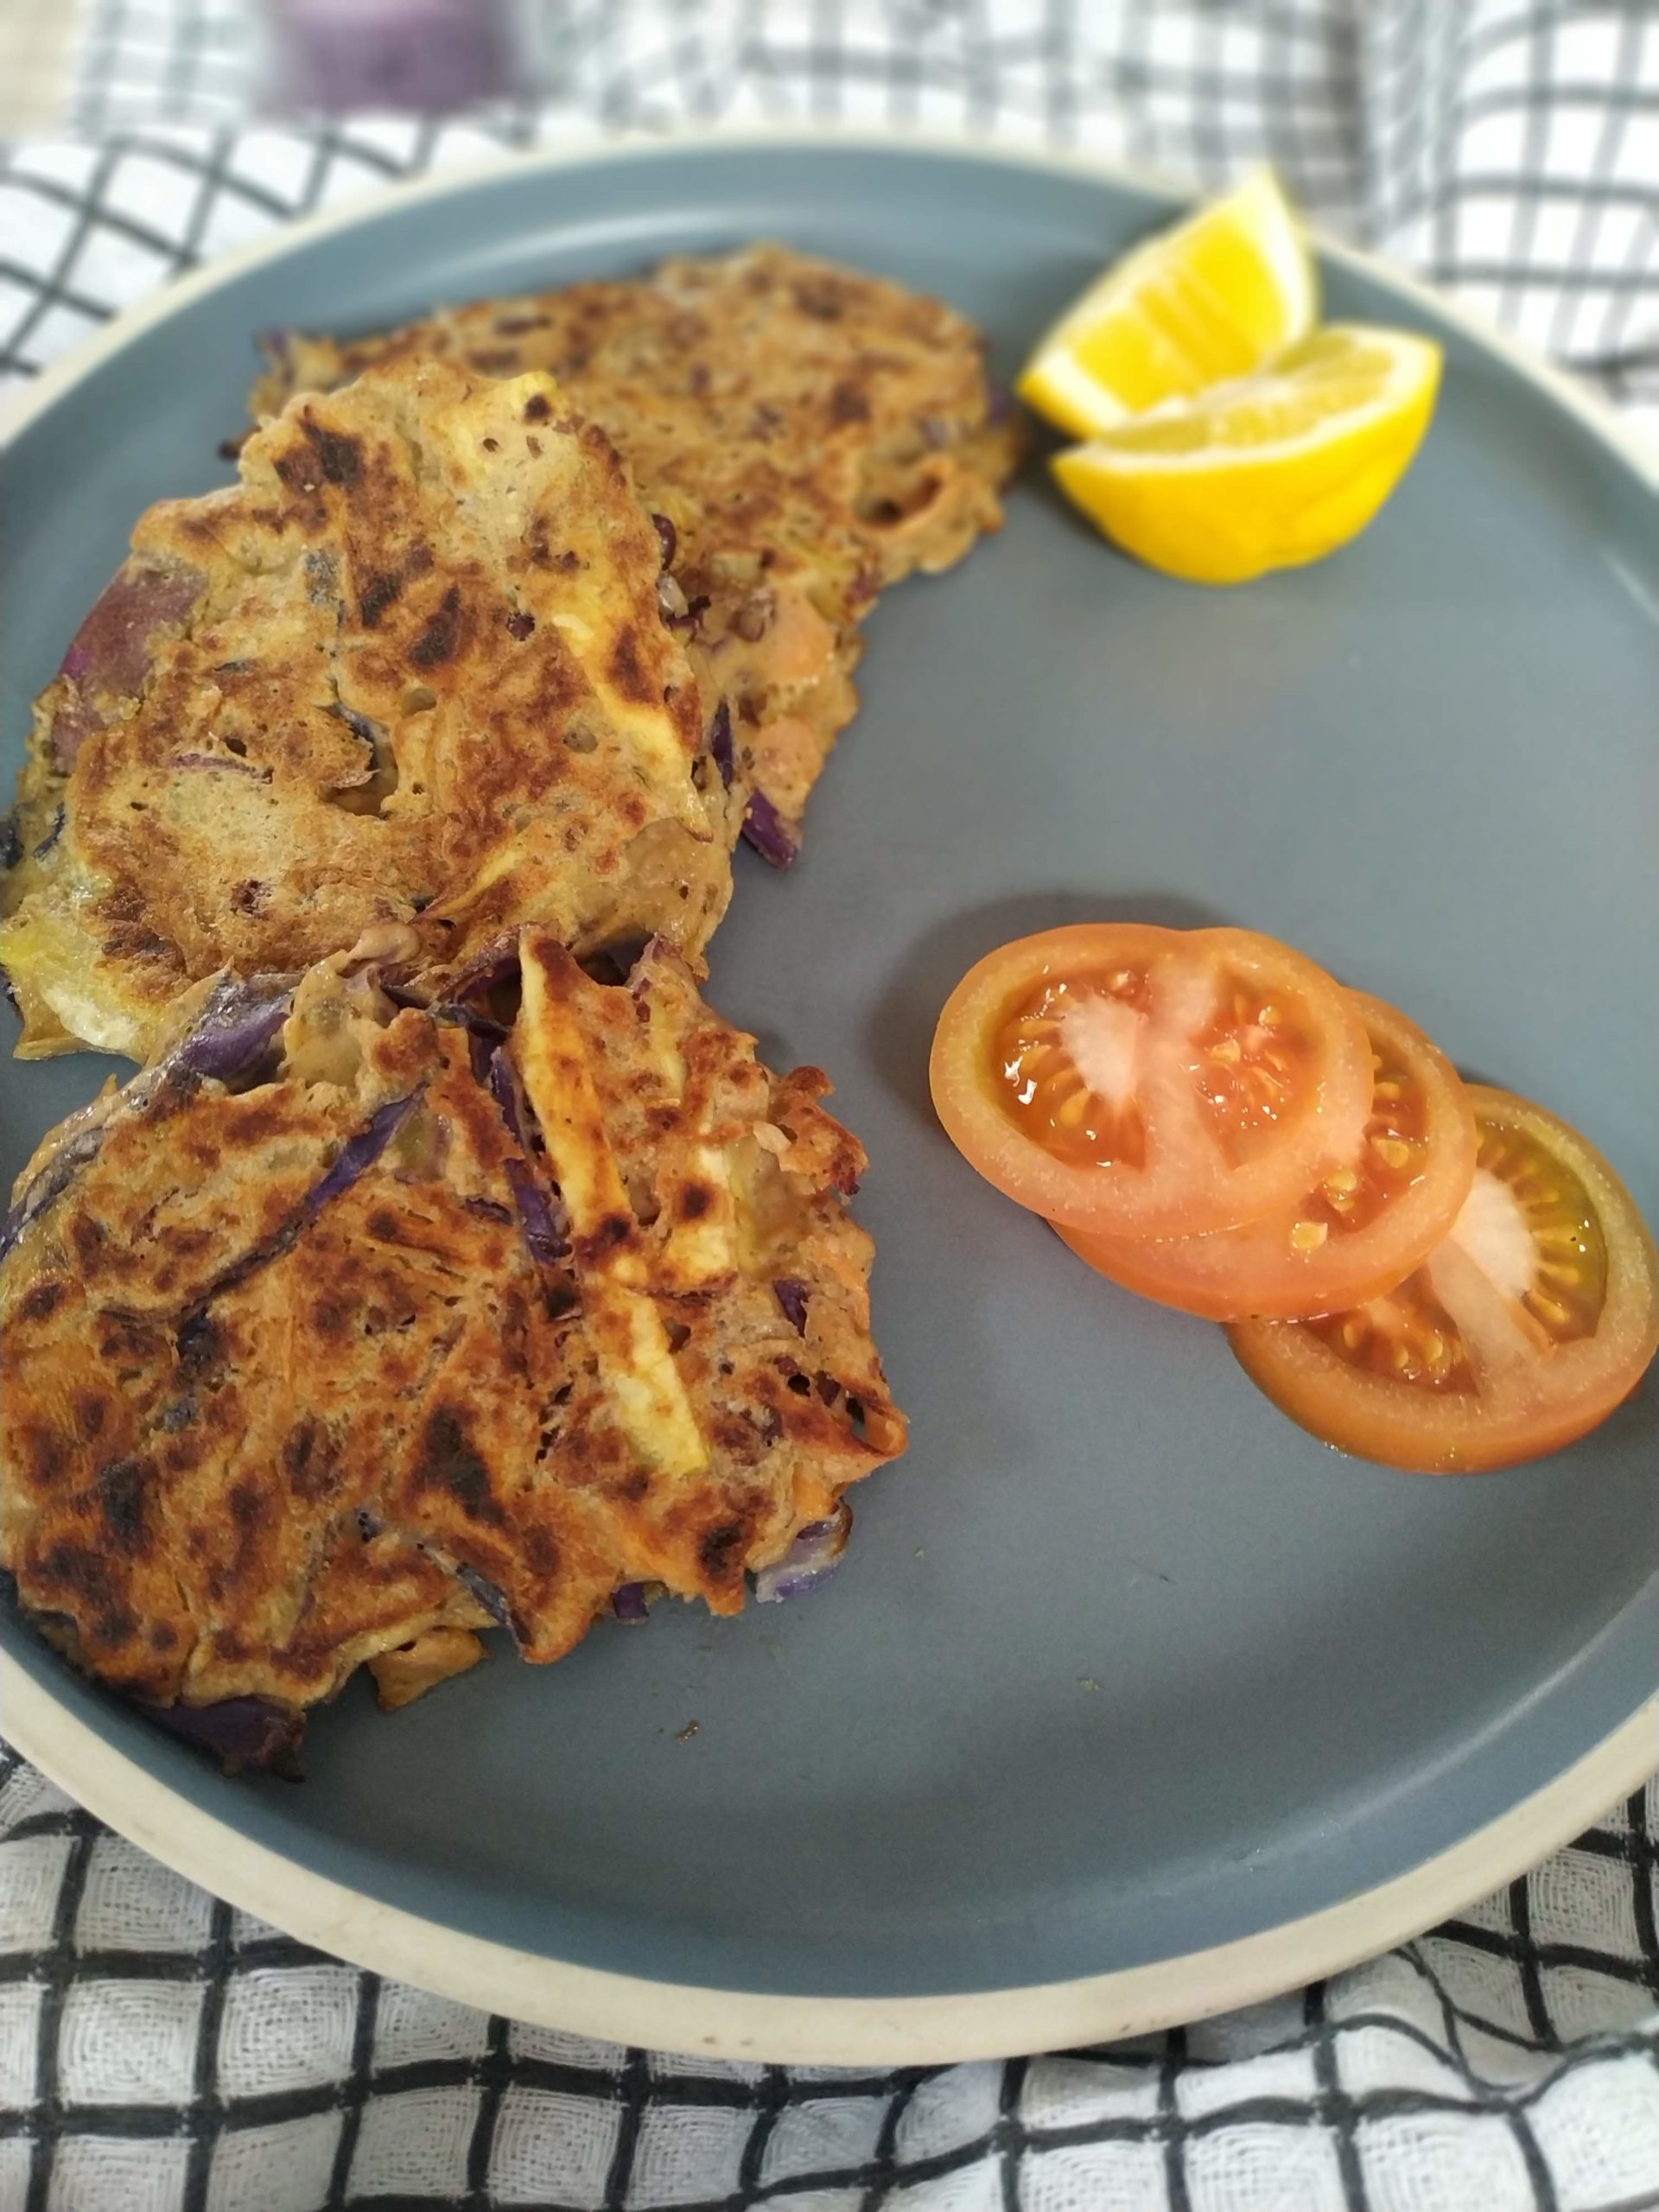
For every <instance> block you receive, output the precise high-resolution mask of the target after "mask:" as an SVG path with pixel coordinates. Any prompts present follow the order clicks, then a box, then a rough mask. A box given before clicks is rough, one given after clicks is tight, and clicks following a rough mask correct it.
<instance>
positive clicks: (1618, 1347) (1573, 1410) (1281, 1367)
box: [1227, 1084, 1659, 1474]
mask: <svg viewBox="0 0 1659 2212" xmlns="http://www.w3.org/2000/svg"><path fill="white" fill-rule="evenodd" d="M1469 1090H1470V1098H1471V1104H1472V1105H1473V1107H1474V1110H1475V1116H1476V1121H1477V1123H1478V1126H1479V1128H1480V1130H1481V1132H1482V1135H1483V1136H1484V1135H1487V1134H1488V1133H1490V1132H1491V1131H1494V1130H1497V1131H1513V1132H1518V1133H1520V1134H1521V1135H1522V1136H1523V1137H1526V1138H1528V1139H1530V1140H1531V1141H1533V1142H1535V1144H1536V1145H1538V1146H1539V1147H1541V1149H1542V1150H1543V1151H1544V1152H1545V1153H1546V1154H1548V1156H1549V1158H1551V1159H1552V1160H1554V1161H1556V1162H1558V1163H1560V1165H1561V1166H1564V1167H1565V1168H1566V1169H1567V1171H1568V1172H1569V1173H1571V1174H1573V1175H1574V1176H1576V1177H1577V1179H1579V1181H1580V1184H1581V1185H1583V1187H1584V1189H1585V1190H1586V1192H1587V1193H1588V1194H1589V1198H1590V1200H1591V1203H1592V1205H1593V1207H1594V1210H1595V1215H1596V1219H1597V1222H1598V1224H1599V1230H1600V1233H1601V1236H1602V1237H1603V1239H1604V1240H1605V1255H1606V1281H1605V1294H1604V1297H1603V1302H1602V1306H1601V1310H1600V1313H1599V1319H1598V1322H1597V1325H1596V1328H1595V1331H1594V1333H1593V1335H1591V1336H1589V1337H1583V1338H1576V1339H1574V1340H1573V1341H1570V1342H1567V1343H1563V1344H1558V1345H1555V1346H1554V1347H1553V1348H1550V1349H1548V1350H1547V1351H1543V1352H1541V1353H1540V1352H1538V1351H1536V1350H1535V1351H1534V1354H1533V1357H1531V1358H1530V1360H1527V1359H1524V1358H1521V1357H1517V1358H1516V1359H1513V1360H1511V1361H1510V1362H1508V1363H1495V1364H1494V1365H1493V1366H1492V1367H1491V1368H1490V1369H1486V1370H1480V1371H1478V1378H1477V1379H1478V1387H1477V1389H1475V1390H1474V1391H1473V1392H1472V1393H1471V1394H1466V1395H1440V1394H1437V1393H1436V1392H1435V1391H1434V1390H1433V1389H1427V1388H1423V1387H1420V1386H1418V1385H1416V1384H1414V1383H1402V1382H1397V1381H1395V1379H1394V1378H1393V1377H1392V1376H1389V1375H1385V1374H1382V1373H1378V1372H1374V1371H1366V1370H1359V1369H1357V1368H1356V1367H1355V1366H1353V1365H1351V1363H1349V1362H1348V1361H1346V1360H1344V1358H1342V1357H1339V1356H1338V1353H1337V1352H1336V1351H1333V1350H1332V1347H1331V1344H1329V1343H1328V1342H1326V1341H1325V1340H1324V1339H1323V1338H1322V1337H1321V1336H1320V1335H1319V1334H1318V1333H1316V1332H1315V1330H1314V1329H1313V1328H1312V1327H1310V1326H1309V1325H1308V1324H1307V1323H1306V1322H1296V1321H1262V1320H1251V1321H1246V1322H1242V1323H1239V1324H1236V1325H1234V1326H1233V1327H1231V1328H1230V1329H1229V1330H1228V1332H1227V1334H1228V1339H1229V1341H1230V1344H1231V1345H1232V1348H1233V1351H1234V1354H1235V1356H1236V1358H1237V1360H1238V1362H1239V1363H1240V1365H1241V1366H1242V1367H1243V1369H1244V1370H1245V1372H1246V1374H1248V1375H1249V1377H1250V1379H1251V1381H1252V1382H1253V1383H1255V1385H1256V1386H1257V1388H1258V1389H1260V1390H1262V1392H1263V1394H1264V1395H1266V1396H1268V1398H1270V1399H1271V1400H1272V1401H1273V1402H1274V1404H1275V1405H1276V1406H1277V1407H1278V1408H1280V1410H1281V1412H1282V1413H1285V1414H1288V1415H1289V1417H1290V1419H1291V1420H1292V1421H1295V1422H1297V1423H1298V1425H1299V1426H1300V1427H1303V1428H1306V1429H1307V1430H1308V1431H1309V1432H1310V1433H1312V1434H1313V1435H1314V1436H1317V1437H1318V1438H1319V1440H1320V1441H1321V1442H1323V1443H1326V1444H1330V1445H1333V1446H1336V1448H1337V1449H1338V1450H1339V1451H1343V1452H1351V1453H1352V1454H1353V1455H1354V1457H1355V1458H1357V1459H1372V1460H1376V1461H1380V1462H1382V1463H1383V1464H1384V1465H1390V1466H1395V1467H1402V1468H1405V1469H1408V1470H1409V1471H1413V1472H1416V1473H1423V1474H1477V1473H1482V1472H1484V1471H1489V1470H1492V1469H1496V1468H1499V1467H1507V1466H1513V1465H1516V1464H1517V1463H1518V1462H1520V1461H1522V1460H1529V1459H1542V1458H1543V1457H1545V1456H1546V1455H1547V1454H1548V1453H1549V1452H1558V1451H1560V1450H1561V1449H1562V1448H1563V1447H1564V1446H1567V1445H1568V1444H1573V1443H1575V1442H1576V1441H1577V1440H1579V1439H1580V1437H1582V1436H1586V1435H1588V1433H1590V1431H1591V1430H1592V1429H1593V1428H1595V1427H1598V1426H1599V1424H1600V1423H1601V1422H1602V1421H1605V1419H1606V1418H1607V1416H1608V1415H1609V1414H1611V1413H1612V1412H1613V1411H1614V1410H1615V1408H1617V1407H1618V1406H1619V1405H1621V1404H1622V1403H1623V1402H1624V1400H1625V1399H1626V1398H1628V1397H1629V1396H1630V1393H1631V1392H1632V1391H1633V1390H1634V1389H1636V1387H1637V1384H1638V1383H1640V1381H1641V1379H1642V1376H1643V1374H1644V1373H1645V1372H1646V1370H1647V1369H1648V1367H1649V1364H1650V1363H1651V1362H1652V1360H1653V1357H1654V1355H1655V1352H1656V1351H1659V1255H1656V1252H1655V1249H1654V1241H1653V1238H1652V1236H1651V1235H1650V1234H1649V1230H1648V1228H1647V1225H1646V1224H1645V1223H1644V1222H1643V1219H1642V1217H1641V1216H1640V1214H1638V1213H1637V1210H1636V1206H1635V1205H1634V1203H1633V1201H1632V1200H1631V1198H1630V1193H1629V1192H1627V1191H1626V1190H1625V1188H1624V1185H1623V1184H1622V1183H1621V1182H1620V1181H1619V1179H1618V1176H1617V1175H1616V1174H1615V1173H1614V1172H1613V1170H1612V1168H1611V1166H1609V1165H1608V1164H1607V1162H1606V1161H1605V1160H1604V1159H1603V1158H1602V1156H1601V1154H1599V1152H1597V1151H1596V1149H1595V1148H1594V1147H1593V1146H1592V1145H1591V1144H1589V1143H1588V1142H1587V1141H1586V1140H1585V1139H1584V1138H1583V1137H1581V1136H1580V1135H1579V1134H1578V1132H1577V1131H1576V1130H1575V1129H1573V1128H1569V1127H1568V1126H1567V1123H1566V1122H1561V1121H1559V1120H1558V1119H1557V1118H1556V1116H1554V1115H1553V1114H1550V1113H1548V1111H1547V1110H1546V1109H1544V1108H1542V1107H1540V1106H1535V1105H1533V1104H1532V1103H1530V1102H1529V1101H1528V1100H1525V1099H1521V1098H1517V1097H1516V1096H1514V1095H1513V1094H1512V1093H1510V1092H1508V1091H1502V1090H1493V1089H1491V1088H1489V1087H1488V1086H1486V1085H1484V1084H1471V1085H1470V1086H1469ZM1476 1278H1479V1280H1478V1281H1476V1280H1475V1279H1476ZM1420 1286H1427V1289H1428V1291H1429V1293H1430V1294H1434V1295H1438V1296H1439V1297H1440V1298H1441V1299H1443V1300H1446V1301H1461V1300H1463V1299H1464V1298H1465V1296H1466V1295H1467V1294H1468V1293H1469V1292H1470V1290H1471V1287H1472V1288H1473V1290H1474V1292H1475V1294H1477V1295H1478V1296H1479V1297H1484V1300H1486V1302H1487V1303H1488V1304H1489V1305H1490V1304H1491V1300H1492V1298H1493V1291H1492V1286H1491V1283H1490V1282H1488V1281H1486V1280H1485V1278H1484V1277H1481V1276H1480V1271H1479V1269H1478V1268H1477V1267H1476V1265H1475V1263H1474V1262H1473V1261H1472V1260H1471V1258H1470V1256H1469V1255H1468V1253H1467V1252H1466V1251H1465V1249H1464V1248H1463V1246H1462V1245H1461V1243H1459V1239H1458V1237H1457V1236H1455V1235H1454V1236H1451V1237H1448V1238H1447V1239H1446V1243H1445V1244H1443V1245H1442V1246H1441V1247H1440V1248H1439V1249H1437V1251H1436V1252H1435V1253H1433V1254H1432V1255H1430V1257H1429V1259H1428V1261H1427V1262H1426V1263H1425V1266H1424V1268H1422V1269H1421V1270H1420V1271H1419V1274H1416V1275H1414V1276H1413V1277H1411V1278H1410V1279H1409V1281H1408V1283H1407V1284H1405V1285H1403V1286H1402V1292H1406V1291H1410V1290H1412V1289H1413V1288H1414V1287H1420ZM1483 1286H1484V1288H1483ZM1379 1302H1383V1301H1379ZM1337 1319H1338V1321H1339V1320H1340V1319H1341V1317H1337ZM1329 1325H1330V1324H1322V1326H1329Z"/></svg>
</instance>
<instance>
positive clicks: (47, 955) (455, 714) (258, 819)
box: [0, 360, 736, 1058]
mask: <svg viewBox="0 0 1659 2212" xmlns="http://www.w3.org/2000/svg"><path fill="white" fill-rule="evenodd" d="M241 475H242V480H241V482H240V484H238V485H237V486H232V487H231V488H229V489H227V490H225V491H222V492H218V493H212V494H209V495H208V496H207V497H206V498H202V499H178V500H171V501H168V502H165V503H164V504H162V505H159V506H156V507H152V508H151V509H150V510H149V512H148V513H147V514H146V515H145V516H144V517H143V519H142V521H141V522H140V523H139V524H138V527H137V530H136V531H135V532H134V534H133V540H132V553H131V556H130V559H129V560H128V562H127V563H126V565H125V567H124V569H123V570H122V571H121V574H120V575H119V576H118V578H117V580H116V582H114V584H113V585H111V588H110V589H109V590H108V591H107V592H105V594H104V596H103V598H102V599H101V600H100V601H99V603H98V605H97V606H96V607H94V609H93V610H92V613H91V615H90V616H89V617H88V618H87V620H86V623H85V624H84V625H83V626H82V628H81V630H80V632H79V635H78V636H77V638H76V639H75V641H74V643H73V645H72V647H71V648H70V652H69V653H68V656H67V658H66V660H65V663H64V668H63V672H62V673H61V674H60V676H59V677H58V678H57V680H56V682H55V683H53V684H52V685H51V686H50V687H49V689H48V690H47V691H46V692H45V693H44V694H43V695H42V696H41V700H40V702H38V706H37V710H36V715H35V732H34V737H33V740H32V747H31V753H30V759H29V766H28V768H27V769H26V771H25V774H24V779H23V785H22V800H21V804H20V807H19V810H18V815H17V818H16V836H15V844H14V860H15V863H16V864H15V865H14V866H13V868H12V869H11V871H10V875H9V877H8V880H7V882H6V886H5V890H4V894H3V912H4V916H5V918H4V921H3V923H0V963H3V965H4V966H5V968H6V969H7V970H8V972H9V973H10V978H11V982H12V985H13V988H14V989H15V991H16V995H17V998H18V1000H19V1001H20V1003H21V1006H22V1012H23V1015H24V1021H25V1027H24V1032H23V1039H22V1045H21V1046H20V1048H19V1049H20V1051H21V1052H22V1053H23V1054H24V1055H25V1056H26V1057H28V1056H33V1055H37V1054H41V1053H47V1052H54V1051H62V1050H66V1049H68V1048H69V1047H71V1046H73V1045H75V1044H77V1043H86V1044H89V1045H93V1046H100V1047H102V1048H104V1049H105V1050H107V1051H111V1052H129V1053H131V1054H132V1055H133V1056H134V1057H135V1058H143V1056H144V1055H145V1054H146V1053H147V1052H148V1051H149V1049H150V1047H151V1046H152V1044H153V1041H154V1039H155V1037H156V1032H157V1027H158V1025H159V1023H160V1022H161V1020H162V1019H163V1017H164V1014H165V1010H166V1008H167V1007H168V1004H169V1002H170V1001H173V1000H174V999H175V997H176V996H177V995H178V994H179V993H180V992H181V991H182V990H183V989H185V988H187V987H188V985H190V984H192V983H194V982H197V981H198V980H200V978H202V977H204V976H208V975H211V974H213V973H214V972H215V971H217V970H218V969H220V968H222V967H226V966H228V967H230V968H232V969H234V970H236V971H238V973H244V974H246V973H251V972H253V971H256V970H258V969H300V968H302V967H306V966H308V965H310V964H311V963H313V962H315V961H317V960H320V959H321V958H323V957H326V956H327V955H328V954H330V953H332V952H334V950H337V949H338V948H339V947H340V946H341V945H344V944H351V943H352V942H353V940H354V939H355V938H356V937H357V936H358V934H359V931H361V930H362V929H363V928H364V927H365V925H368V924H370V923H371V922H373V921H376V920H385V921H391V922H398V921H403V920H406V919H407V918H410V917H411V916H412V915H415V914H416V913H421V914H423V916H424V920H423V929H424V931H425V932H426V935H427V937H428V939H429V943H430V944H432V945H433V947H434V948H435V950H436V951H437V952H438V953H439V954H441V955H442V957H447V958H450V959H459V958H463V957H466V955H467V952H468V950H470V949H472V948H474V947H475V946H477V945H479V944H483V943H486V942H487V941H488V940H489V939H490V938H493V937H494V936H495V935H497V934H499V931H501V930H503V929H504V928H506V927H510V926H514V925H518V924H521V923H524V922H538V923H543V924H546V925H548V926H550V928H552V929H553V930H554V931H556V933H557V934H558V935H559V936H560V937H561V938H563V940H564V941H566V942H567V943H569V944H570V945H571V946H572V947H573V948H574V949H575V950H576V951H577V952H578V953H586V952H588V951H589V950H592V949H594V947H598V946H602V945H605V944H611V943H613V942H618V941H622V940H632V944H634V945H635V946H636V947H637V945H638V944H639V942H640V940H641V939H642V938H645V937H647V936H650V935H652V934H653V933H661V934H662V935H664V936H665V937H667V938H670V939H671V941H672V942H674V943H676V944H678V945H680V946H681V947H682V949H683V950H684V951H685V952H686V953H687V954H688V955H690V957H693V958H695V957H696V955H697V954H698V953H699V951H700V950H701V948H702V945H703V944H704V942H705V941H706V939H707V938H708V937H709V932H710V931H712V929H713V928H714V926H715V923H716V922H717V921H718V920H719V918H720V916H721V912H723V910H724V908H725V905H726V901H727V899H728V895H729V892H730V884H731V869H730V844H731V842H732V839H733V837H734V835H735V824H734V822H733V821H732V820H731V818H730V817H731V816H732V814H733V812H734V807H735V804H736V802H735V800H734V798H732V797H731V796H730V795H729V794H728V792H727V791H726V790H725V789H724V788H723V786H722V783H721V774H720V772H719V770H718V767H717V765H716V763H715V760H714V759H713V758H712V757H711V756H710V754H709V752H708V750H707V747H708V744H709V730H708V729H707V728H706V727H705V716H704V714H703V709H702V703H701V701H700V696H699V693H698V689H697V684H696V678H695V677H694V675H693V673H692V671H691V669H690V665H689V664H688V661H687V658H686V655H685V652H684V650H683V645H682V643H681V641H680V640H679V639H678V638H677V636H676V635H675V633H674V632H673V631H672V630H671V629H670V628H669V627H668V626H667V625H666V624H665V622H664V619H663V614H662V610H661V604H660V599H659V590H658V587H659V582H660V571H661V567H662V550H661V544H660V541H659V539H658V533H657V531H655V529H654V528H653V527H652V522H651V519H650V517H649V516H648V514H647V513H646V512H645V509H644V508H642V507H641V506H640V505H639V502H638V500H637V499H636V498H635V497H634V494H633V491H632V486H631V485H630V483H629V481H628V479H627V475H626V470H625V468H624V467H623V465H622V463H621V462H620V461H619V460H618V458H617V455H616V453H615V451H614V449H613V447H612V446H611V444H610V442H609V441H608V440H607V437H606V436H605V435H604V434H603V432H602V431H600V430H598V429H594V428H593V427H592V426H591V425H590V424H588V423H584V422H582V420H580V419H579V418H578V417H577V416H575V415H574V414H573V413H572V412H571V410H570V407H569V401H568V398H567V397H566V396H565V395H563V393H562V392H561V391H560V390H559V388H558V387H557V385H555V384H554V383H553V382H552V380H551V379H550V378H548V377H546V376H545V375H543V374H540V373H531V374H527V375H524V376H522V377H518V378H513V379H512V380H509V381H502V380H499V379H496V378H488V377H486V376H484V375H482V374H481V373H480V372H478V371H476V370H473V369H469V368H467V367H466V366H464V365H462V364H461V363H460V362H457V361H416V360H400V361H396V362H391V363H388V364H387V365H385V367H383V368H379V369H376V370H374V371H372V372H371V373H369V374H368V375H365V376H364V377H363V378H360V379H359V381H358V382H357V383H355V384H354V385H352V386H351V387H350V388H349V390H346V391H340V392H337V393H332V394H328V395H326V396H323V395H312V396H310V397H303V398H301V399H297V400H296V401H295V403H294V404H292V405H291V406H289V408H287V409H286V410H284V412H283V414H282V415H281V416H279V417H277V419H276V420H275V421H274V422H271V423H268V424H267V425H266V426H265V427H264V429H261V430H260V431H259V433H258V434H257V435H256V436H254V437H252V438H251V439H250V440H249V441H248V442H247V444H246V446H245V448H244V451H243V454H242V463H241Z"/></svg>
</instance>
